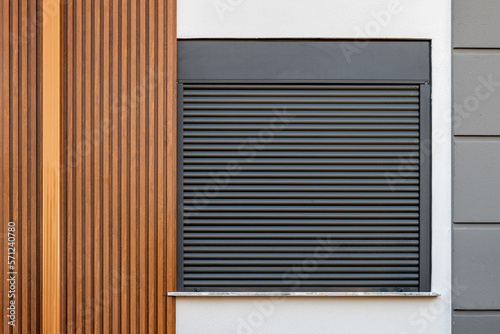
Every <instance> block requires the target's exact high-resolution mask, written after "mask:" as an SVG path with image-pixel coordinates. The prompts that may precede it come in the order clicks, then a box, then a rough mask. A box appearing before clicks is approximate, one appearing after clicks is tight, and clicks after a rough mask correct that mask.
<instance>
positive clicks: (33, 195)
mask: <svg viewBox="0 0 500 334" xmlns="http://www.w3.org/2000/svg"><path fill="white" fill-rule="evenodd" d="M36 14H37V1H36V0H30V1H29V11H28V31H27V33H28V42H29V46H28V55H29V60H28V61H29V63H28V92H29V95H30V96H29V106H28V110H29V111H30V112H29V117H28V121H29V126H28V131H27V132H28V134H29V135H28V136H29V144H28V145H29V146H28V168H29V171H28V177H29V178H28V196H29V209H30V210H29V217H28V221H29V222H30V223H29V232H28V238H29V241H28V243H29V245H30V252H29V258H30V263H29V268H37V253H38V252H37V247H36V245H37V235H38V230H37V224H36V223H35V224H33V222H36V220H37V216H38V215H37V213H38V212H37V211H38V210H37V191H36V190H37V189H36V188H37V187H36V182H37V179H36V176H37V163H36V162H37V160H36V154H37V138H36V136H34V135H33V134H36V133H37V117H38V115H37V114H38V113H37V111H36V105H37V59H36V48H37V39H36V27H37V24H36V23H37V22H36ZM30 271H31V275H30V277H31V282H29V291H28V294H29V295H30V301H29V303H28V305H29V312H28V313H29V316H30V320H29V330H30V331H31V332H35V331H36V330H37V328H38V324H37V323H38V321H37V294H36V291H37V285H36V282H37V280H39V279H40V277H39V275H38V272H37V270H30Z"/></svg>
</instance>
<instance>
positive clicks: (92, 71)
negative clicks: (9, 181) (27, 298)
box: [61, 0, 175, 333]
mask: <svg viewBox="0 0 500 334" xmlns="http://www.w3.org/2000/svg"><path fill="white" fill-rule="evenodd" d="M169 2H170V1H162V0H149V1H142V0H123V1H122V0H109V1H108V0H79V1H76V0H75V1H67V2H66V3H65V4H64V5H63V8H62V26H61V28H62V29H61V31H62V63H63V64H62V66H63V68H62V87H63V88H62V103H63V105H62V108H63V115H62V147H63V149H62V151H63V152H62V161H63V170H62V174H61V177H62V181H61V182H62V193H61V197H62V212H61V214H62V219H61V221H62V231H61V234H62V237H61V270H62V272H61V276H62V277H61V278H62V283H61V296H62V300H61V331H62V332H65V333H66V332H67V333H74V332H77V333H79V332H85V333H90V332H95V333H129V332H131V333H146V332H149V333H165V332H166V330H167V327H166V326H167V324H166V316H167V310H166V307H167V304H166V301H167V299H166V297H165V295H166V288H167V271H166V269H165V268H166V265H167V264H166V263H165V259H166V258H167V246H166V233H167V227H166V222H167V216H168V215H169V214H170V215H172V213H169V212H167V204H168V203H167V180H168V177H167V175H168V174H167V165H168V164H170V165H173V164H174V163H175V162H174V161H170V162H168V161H167V155H169V153H168V152H167V146H168V143H167V136H168V137H169V138H170V135H167V129H168V128H171V127H172V125H171V124H167V118H168V117H167V103H168V102H169V99H168V96H170V97H172V96H175V93H174V91H173V90H174V89H175V86H174V85H172V84H168V85H167V74H169V78H170V81H172V79H173V80H175V77H171V75H173V74H175V72H174V70H173V69H172V70H171V73H168V69H167V65H168V64H169V63H170V65H173V64H175V62H172V60H169V59H167V46H168V45H172V44H173V43H172V42H170V44H169V41H168V38H167V36H168V33H167V29H168V27H167V26H171V24H169V23H168V22H167V21H168V20H174V22H175V14H174V13H173V12H171V11H170V8H172V6H171V5H169ZM173 7H174V9H175V6H173ZM170 33H172V31H170ZM170 36H171V38H175V35H170ZM168 54H169V55H171V54H172V53H171V52H169V53H168ZM171 67H172V68H173V66H171ZM167 86H168V90H167ZM170 103H172V101H171V99H170ZM172 105H173V104H172ZM168 109H169V110H172V112H173V111H174V109H172V108H171V107H168ZM169 113H170V111H169ZM171 149H175V148H171ZM170 156H175V152H172V153H171V154H170ZM171 172H172V171H171ZM169 182H170V181H169ZM174 182H175V181H174ZM170 201H172V199H170ZM174 208H175V207H174ZM174 221H175V220H173V219H172V222H174ZM172 247H173V246H172ZM172 258H173V257H172ZM171 277H174V275H171ZM170 284H172V283H170ZM169 312H170V311H169ZM171 312H172V314H173V311H171ZM172 319H173V318H172ZM169 333H173V330H169Z"/></svg>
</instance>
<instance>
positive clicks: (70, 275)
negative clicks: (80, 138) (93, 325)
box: [61, 1, 76, 333]
mask: <svg viewBox="0 0 500 334" xmlns="http://www.w3.org/2000/svg"><path fill="white" fill-rule="evenodd" d="M65 7H66V8H65V10H66V18H65V21H64V22H65V23H66V25H65V26H64V29H63V30H65V31H67V39H66V45H65V49H66V52H65V54H66V55H67V59H65V60H64V61H65V62H66V67H65V75H66V77H67V83H66V85H65V86H64V87H66V93H65V95H64V96H65V98H66V101H65V105H66V112H65V117H66V131H65V133H66V135H67V137H66V138H65V143H66V144H67V145H68V146H67V147H66V148H65V149H64V151H65V152H66V155H65V157H66V161H65V162H64V164H65V166H66V183H65V185H64V186H65V187H64V188H65V191H64V194H65V195H66V201H65V203H66V207H65V208H64V209H65V212H66V216H65V217H64V219H63V222H66V231H67V232H66V233H67V235H66V236H65V239H66V244H67V249H66V256H67V263H66V264H63V265H65V267H66V273H67V276H66V277H67V281H66V295H65V299H66V319H67V320H66V321H67V323H63V325H62V326H61V327H62V328H65V329H66V332H67V333H71V332H72V331H74V330H75V328H76V307H75V306H76V243H75V241H76V240H75V238H74V236H75V233H76V219H75V205H76V204H75V203H76V198H75V193H74V191H72V190H73V189H74V188H75V182H76V178H75V170H76V148H75V147H76V138H75V124H76V120H75V118H74V115H75V104H76V101H75V90H76V87H75V82H74V78H75V72H76V71H75V52H74V50H75V48H76V45H75V40H76V29H75V26H76V21H74V20H73V18H74V12H75V10H76V8H75V6H74V2H73V1H68V3H67V5H66V6H65Z"/></svg>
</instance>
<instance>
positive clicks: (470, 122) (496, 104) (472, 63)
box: [453, 2, 500, 135]
mask: <svg viewBox="0 0 500 334" xmlns="http://www.w3.org/2000/svg"><path fill="white" fill-rule="evenodd" d="M499 3H500V2H499ZM499 20H500V19H499ZM453 70H454V79H453V93H454V103H453V105H454V109H453V110H454V121H453V125H454V129H455V135H500V50H482V51H476V50H473V51H470V50H467V51H464V50H456V51H455V53H454V66H453Z"/></svg>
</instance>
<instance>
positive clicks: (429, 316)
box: [176, 0, 451, 334]
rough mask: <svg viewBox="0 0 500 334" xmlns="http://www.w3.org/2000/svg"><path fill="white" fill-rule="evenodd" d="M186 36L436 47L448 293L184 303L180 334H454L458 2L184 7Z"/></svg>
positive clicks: (438, 270)
mask: <svg viewBox="0 0 500 334" xmlns="http://www.w3.org/2000/svg"><path fill="white" fill-rule="evenodd" d="M178 37H179V38H336V39H342V38H401V39H430V40H432V90H433V94H432V108H433V115H432V123H433V152H432V153H433V156H432V159H433V162H432V180H433V181H432V185H433V194H432V205H433V211H432V234H433V239H432V291H434V292H439V293H441V294H442V296H441V297H438V298H427V299H423V298H411V297H407V298H365V297H350V298H337V297H325V298H323V297H321V298H319V297H316V298H290V297H289V298H284V299H283V298H282V299H279V300H273V299H271V298H232V297H231V298H229V297H219V298H194V297H177V302H176V304H177V333H178V334H226V333H245V334H250V333H255V334H257V333H273V334H275V333H287V334H294V333H300V334H305V333H342V334H344V333H353V334H366V333H370V334H379V333H380V334H393V333H394V334H417V333H429V334H448V333H451V320H450V315H451V305H450V300H451V291H450V282H451V232H450V228H451V126H450V117H451V3H450V1H449V0H444V1H436V0H178ZM354 46H355V47H356V45H355V44H354ZM358 51H360V52H362V48H359V49H358ZM353 56H355V54H353Z"/></svg>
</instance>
